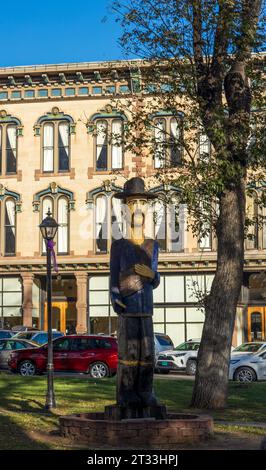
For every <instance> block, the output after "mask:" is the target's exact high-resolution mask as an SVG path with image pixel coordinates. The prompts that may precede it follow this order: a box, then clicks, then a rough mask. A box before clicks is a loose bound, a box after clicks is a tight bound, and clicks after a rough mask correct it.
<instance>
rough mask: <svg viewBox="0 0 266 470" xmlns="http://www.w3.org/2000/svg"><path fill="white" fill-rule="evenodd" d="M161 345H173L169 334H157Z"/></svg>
mask: <svg viewBox="0 0 266 470" xmlns="http://www.w3.org/2000/svg"><path fill="white" fill-rule="evenodd" d="M155 336H156V338H157V340H158V342H159V343H160V345H161V346H173V342H172V340H171V338H169V336H167V335H155Z"/></svg>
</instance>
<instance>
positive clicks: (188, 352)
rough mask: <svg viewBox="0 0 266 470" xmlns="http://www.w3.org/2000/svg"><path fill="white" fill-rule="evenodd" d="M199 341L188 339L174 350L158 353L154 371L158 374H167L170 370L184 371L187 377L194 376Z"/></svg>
mask: <svg viewBox="0 0 266 470" xmlns="http://www.w3.org/2000/svg"><path fill="white" fill-rule="evenodd" d="M199 346H200V340H199V339H190V340H189V341H186V342H185V343H181V344H179V346H177V347H176V348H174V349H172V350H168V351H162V352H160V354H159V356H158V359H157V362H156V365H155V369H156V371H158V372H159V373H163V374H169V372H170V371H171V370H175V371H177V370H180V371H181V370H184V371H186V373H187V374H188V375H195V373H196V367H197V355H198V349H199Z"/></svg>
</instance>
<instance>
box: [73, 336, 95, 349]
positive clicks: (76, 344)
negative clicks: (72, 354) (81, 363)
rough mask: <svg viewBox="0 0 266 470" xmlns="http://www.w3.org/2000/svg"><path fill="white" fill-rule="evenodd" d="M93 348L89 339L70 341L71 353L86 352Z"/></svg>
mask: <svg viewBox="0 0 266 470" xmlns="http://www.w3.org/2000/svg"><path fill="white" fill-rule="evenodd" d="M92 348H93V346H92V344H91V342H90V340H88V338H72V339H71V340H70V349H71V351H85V350H87V349H92Z"/></svg>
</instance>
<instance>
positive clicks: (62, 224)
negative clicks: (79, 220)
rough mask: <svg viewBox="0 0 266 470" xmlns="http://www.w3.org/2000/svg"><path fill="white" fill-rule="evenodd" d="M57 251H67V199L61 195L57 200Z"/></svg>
mask: <svg viewBox="0 0 266 470" xmlns="http://www.w3.org/2000/svg"><path fill="white" fill-rule="evenodd" d="M58 224H59V227H58V253H67V252H68V201H67V199H66V198H63V197H61V198H60V199H59V201H58Z"/></svg>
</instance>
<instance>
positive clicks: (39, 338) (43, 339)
mask: <svg viewBox="0 0 266 470" xmlns="http://www.w3.org/2000/svg"><path fill="white" fill-rule="evenodd" d="M32 340H33V341H36V342H37V343H39V344H44V343H47V340H48V335H47V333H38V334H37V335H34V336H33V337H32Z"/></svg>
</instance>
